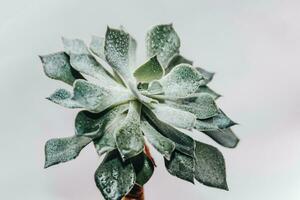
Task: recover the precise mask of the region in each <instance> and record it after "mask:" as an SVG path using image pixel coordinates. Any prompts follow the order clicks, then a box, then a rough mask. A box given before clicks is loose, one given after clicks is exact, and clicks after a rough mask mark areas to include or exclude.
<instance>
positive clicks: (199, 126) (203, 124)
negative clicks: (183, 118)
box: [194, 120, 219, 131]
mask: <svg viewBox="0 0 300 200" xmlns="http://www.w3.org/2000/svg"><path fill="white" fill-rule="evenodd" d="M194 128H195V129H196V130H198V131H215V130H219V127H218V126H217V125H216V124H214V123H210V122H207V121H205V120H197V121H196V123H195V127H194Z"/></svg>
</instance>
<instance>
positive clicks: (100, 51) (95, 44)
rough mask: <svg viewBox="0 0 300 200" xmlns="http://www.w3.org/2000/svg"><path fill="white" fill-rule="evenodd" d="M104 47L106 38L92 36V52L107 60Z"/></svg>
mask: <svg viewBox="0 0 300 200" xmlns="http://www.w3.org/2000/svg"><path fill="white" fill-rule="evenodd" d="M104 45H105V38H104V37H98V36H92V40H91V43H90V50H91V51H92V52H93V53H94V54H95V55H96V56H98V57H99V58H101V59H103V60H105V55H104Z"/></svg>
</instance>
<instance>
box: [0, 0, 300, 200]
mask: <svg viewBox="0 0 300 200" xmlns="http://www.w3.org/2000/svg"><path fill="white" fill-rule="evenodd" d="M299 10H300V2H299V1H297V0H295V1H292V0H282V1H280V0H261V1H259V0H245V1H236V0H227V1H220V0H219V1H217V0H206V1H203V0H195V1H166V0H152V1H145V0H127V1H124V0H120V1H116V0H109V1H101V0H86V1H79V0H64V1H62V0H48V1H46V0H27V1H21V0H19V1H17V0H9V1H6V0H0V70H1V72H0V112H1V114H0V126H1V128H0V130H1V131H0V134H1V138H0V157H1V162H0V199H10V200H20V199H30V200H40V199H43V200H83V199H89V200H97V199H102V197H101V195H100V192H99V191H98V190H97V188H96V186H95V184H94V179H93V174H94V171H95V170H96V168H97V167H98V165H99V163H100V161H101V160H100V158H98V157H97V155H96V152H95V150H94V148H93V146H92V145H90V146H88V147H87V148H86V149H84V150H83V151H82V153H81V154H80V156H79V157H78V158H77V159H76V160H74V161H71V162H68V163H65V164H61V165H57V166H54V167H52V168H49V169H47V170H44V169H43V162H44V152H43V146H44V143H45V142H46V141H47V139H50V138H53V137H66V136H69V135H72V134H74V124H73V121H74V118H75V115H76V111H72V110H67V109H64V108H62V107H59V106H57V105H54V104H52V103H50V102H49V101H47V100H45V97H47V96H48V95H49V94H50V93H52V92H53V91H54V90H55V89H57V88H59V87H61V86H63V84H61V83H59V82H56V81H52V80H50V79H47V78H46V76H45V75H44V74H43V71H42V66H41V63H40V61H39V59H38V55H40V54H48V53H51V52H55V51H59V50H62V45H61V39H60V38H61V36H66V37H70V38H82V39H84V40H85V41H86V42H89V39H90V36H91V35H103V34H104V33H105V29H106V26H107V25H110V26H112V27H118V26H119V25H123V26H124V27H125V28H126V30H127V31H128V32H130V33H131V34H132V35H133V36H134V37H135V38H136V39H137V41H138V42H139V43H138V45H139V46H138V47H139V49H138V50H139V52H138V58H139V63H142V62H143V59H144V56H145V48H144V36H145V33H146V31H147V30H148V29H149V28H150V27H151V26H152V25H155V24H160V23H170V22H173V24H174V27H175V29H176V31H177V32H178V34H179V36H180V37H181V41H182V48H181V52H182V54H183V55H185V56H186V57H188V58H190V59H192V60H194V62H195V65H198V66H202V67H204V68H206V69H208V70H210V71H215V72H217V73H216V76H215V79H214V81H213V82H212V84H211V87H212V88H214V89H215V90H216V91H218V92H219V93H221V94H222V95H223V97H222V98H221V99H220V100H218V104H219V105H220V107H221V108H223V110H224V111H225V112H226V113H228V114H229V116H230V117H231V118H233V119H234V120H235V121H237V122H239V123H240V124H241V125H239V126H237V127H235V128H234V130H235V131H236V133H237V135H238V136H239V137H240V139H241V142H240V144H239V146H238V147H237V148H236V149H225V148H222V147H220V146H219V145H217V144H216V146H217V147H218V148H219V149H220V150H221V151H222V152H223V153H224V156H225V159H226V164H227V176H228V177H227V179H228V185H229V188H230V191H229V192H226V191H222V190H217V189H213V188H208V187H205V186H203V185H201V184H195V185H192V184H190V183H187V182H184V181H181V180H179V179H177V178H174V177H172V176H170V175H169V174H168V173H167V172H166V170H165V169H164V164H163V160H162V158H161V156H159V155H158V153H156V152H155V151H153V150H152V152H153V154H154V157H155V159H156V162H157V164H158V168H156V171H155V174H154V176H153V177H152V179H151V180H150V182H149V183H148V184H147V185H146V199H147V200H163V199H174V200H177V199H189V200H200V199H201V200H241V199H242V200H253V199H255V200H266V199H272V200H282V199H287V200H299V199H300V190H299V187H300V132H299V130H300V75H299V74H300V23H299V21H300V12H299ZM198 137H199V139H201V140H204V141H206V142H209V143H212V142H211V140H209V139H208V138H207V137H205V136H203V135H200V133H199V134H198Z"/></svg>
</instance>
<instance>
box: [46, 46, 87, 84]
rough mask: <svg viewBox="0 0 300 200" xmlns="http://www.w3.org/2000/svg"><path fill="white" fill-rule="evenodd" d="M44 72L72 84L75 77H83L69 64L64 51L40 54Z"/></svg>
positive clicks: (50, 76)
mask: <svg viewBox="0 0 300 200" xmlns="http://www.w3.org/2000/svg"><path fill="white" fill-rule="evenodd" d="M40 59H41V61H42V64H43V68H44V72H45V74H46V75H47V76H48V77H49V78H52V79H55V80H60V81H63V82H65V83H67V84H69V85H72V84H73V82H74V81H75V80H76V79H79V78H83V77H82V76H81V75H80V74H79V73H78V72H77V71H76V70H74V69H73V68H72V67H71V65H70V60H69V57H68V56H67V55H66V54H65V53H64V52H58V53H53V54H49V55H44V56H40Z"/></svg>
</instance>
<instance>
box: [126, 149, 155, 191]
mask: <svg viewBox="0 0 300 200" xmlns="http://www.w3.org/2000/svg"><path fill="white" fill-rule="evenodd" d="M130 161H131V162H132V164H133V167H134V170H135V174H136V184H138V185H140V186H143V185H144V184H146V183H147V182H148V181H149V179H150V178H151V176H152V174H153V172H154V164H153V162H152V161H151V160H150V159H149V158H148V156H146V155H145V154H144V153H141V154H140V155H138V156H136V157H134V158H132V159H131V160H130Z"/></svg>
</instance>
